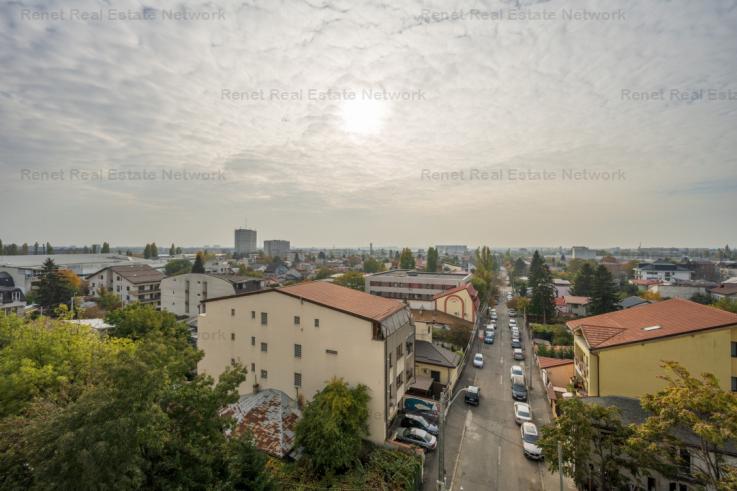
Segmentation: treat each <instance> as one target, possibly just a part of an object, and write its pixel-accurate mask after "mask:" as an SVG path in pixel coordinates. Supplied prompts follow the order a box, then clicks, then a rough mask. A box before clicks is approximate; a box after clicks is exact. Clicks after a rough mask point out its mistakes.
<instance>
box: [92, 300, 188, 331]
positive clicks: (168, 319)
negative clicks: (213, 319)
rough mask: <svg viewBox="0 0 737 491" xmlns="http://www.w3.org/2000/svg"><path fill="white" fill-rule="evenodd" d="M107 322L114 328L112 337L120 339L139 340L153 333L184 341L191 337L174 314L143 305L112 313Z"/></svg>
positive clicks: (137, 304)
mask: <svg viewBox="0 0 737 491" xmlns="http://www.w3.org/2000/svg"><path fill="white" fill-rule="evenodd" d="M105 322H107V323H108V324H110V325H112V326H113V327H112V328H111V329H110V335H111V336H113V337H118V338H129V339H133V340H137V339H141V338H144V337H146V336H148V335H149V334H150V333H151V332H158V333H161V334H162V335H164V336H166V337H169V338H178V339H183V340H187V339H188V337H189V331H188V330H187V327H186V326H185V325H184V324H183V323H181V322H178V321H177V317H176V316H175V315H174V314H172V313H170V312H165V311H161V310H156V309H155V308H154V307H153V306H151V305H146V304H141V303H132V304H129V305H126V306H125V307H124V308H122V309H117V310H114V311H112V312H110V313H109V314H108V315H107V316H106V317H105Z"/></svg>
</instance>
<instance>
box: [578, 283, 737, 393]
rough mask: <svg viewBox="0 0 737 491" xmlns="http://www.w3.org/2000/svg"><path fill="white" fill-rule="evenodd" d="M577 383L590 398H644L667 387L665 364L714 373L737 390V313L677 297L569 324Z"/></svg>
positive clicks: (721, 380) (722, 382) (730, 387)
mask: <svg viewBox="0 0 737 491" xmlns="http://www.w3.org/2000/svg"><path fill="white" fill-rule="evenodd" d="M567 326H568V327H569V329H571V331H572V332H573V334H574V346H573V351H574V362H575V373H576V378H577V381H578V382H579V385H580V388H581V389H582V391H583V393H584V394H585V395H588V396H625V397H641V396H643V395H645V394H652V393H655V392H657V391H658V390H660V389H662V388H663V387H665V381H663V380H662V379H660V378H658V375H660V374H662V373H663V371H662V367H661V365H662V363H663V362H664V361H676V362H679V363H680V364H681V365H682V366H684V367H685V368H686V369H687V370H689V371H690V372H691V373H692V374H701V373H712V374H714V375H715V376H716V377H717V379H718V380H719V383H720V385H721V386H722V388H723V389H724V390H728V391H729V390H731V391H735V392H737V314H733V313H731V312H727V311H724V310H720V309H716V308H714V307H709V306H707V305H701V304H698V303H695V302H691V301H689V300H683V299H680V298H674V299H671V300H665V301H662V302H656V303H653V304H649V305H641V306H638V307H636V308H632V309H625V310H619V311H616V312H610V313H608V314H602V315H597V316H593V317H586V318H583V319H576V320H572V321H569V322H568V323H567Z"/></svg>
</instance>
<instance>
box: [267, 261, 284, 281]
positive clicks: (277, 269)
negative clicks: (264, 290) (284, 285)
mask: <svg viewBox="0 0 737 491" xmlns="http://www.w3.org/2000/svg"><path fill="white" fill-rule="evenodd" d="M287 271H289V268H288V267H287V266H286V265H285V264H283V263H269V264H268V265H267V266H266V268H265V269H264V276H266V277H267V278H280V277H282V276H284V275H285V274H287Z"/></svg>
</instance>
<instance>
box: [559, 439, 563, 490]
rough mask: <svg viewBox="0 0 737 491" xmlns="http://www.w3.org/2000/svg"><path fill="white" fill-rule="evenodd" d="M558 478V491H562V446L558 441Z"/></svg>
mask: <svg viewBox="0 0 737 491" xmlns="http://www.w3.org/2000/svg"><path fill="white" fill-rule="evenodd" d="M558 477H559V478H560V491H563V444H562V443H561V442H560V440H558Z"/></svg>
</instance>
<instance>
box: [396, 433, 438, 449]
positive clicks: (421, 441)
mask: <svg viewBox="0 0 737 491" xmlns="http://www.w3.org/2000/svg"><path fill="white" fill-rule="evenodd" d="M397 440H399V441H401V442H405V443H411V444H413V445H417V446H418V447H421V448H424V449H425V451H430V450H435V447H436V446H437V444H438V440H437V439H436V438H435V437H434V436H432V435H431V434H430V433H428V432H427V431H425V430H421V429H419V428H402V429H401V430H399V432H397Z"/></svg>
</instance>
